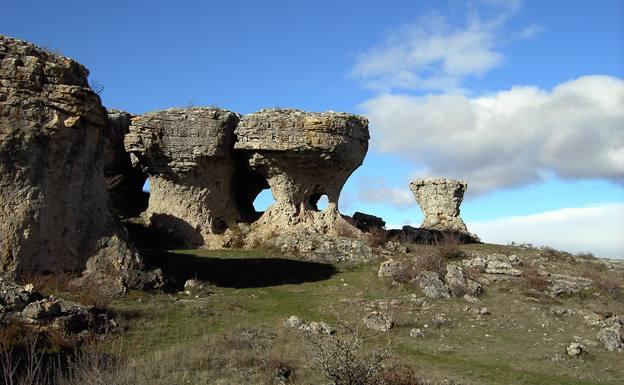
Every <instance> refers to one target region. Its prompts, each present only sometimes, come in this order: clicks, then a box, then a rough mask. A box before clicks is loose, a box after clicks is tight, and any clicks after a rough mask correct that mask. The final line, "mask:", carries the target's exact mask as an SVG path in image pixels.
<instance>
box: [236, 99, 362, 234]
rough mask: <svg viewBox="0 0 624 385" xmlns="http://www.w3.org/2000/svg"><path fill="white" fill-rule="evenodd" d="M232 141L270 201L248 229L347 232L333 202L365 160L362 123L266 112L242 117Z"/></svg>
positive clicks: (337, 116)
mask: <svg viewBox="0 0 624 385" xmlns="http://www.w3.org/2000/svg"><path fill="white" fill-rule="evenodd" d="M236 137H237V142H236V143H235V144H234V148H235V149H236V150H238V151H242V152H244V153H245V154H246V156H247V158H248V163H249V166H250V167H251V169H252V170H254V171H256V172H257V173H259V174H260V175H262V176H263V177H264V178H265V179H266V180H267V182H268V184H269V186H270V187H271V191H272V193H273V197H274V198H275V204H273V205H272V206H270V207H269V208H268V209H267V210H266V212H265V213H264V214H263V215H262V217H261V218H260V219H259V220H258V221H257V222H256V223H255V224H254V226H255V228H256V230H259V229H264V230H270V231H283V230H290V229H292V226H300V227H305V228H306V229H307V230H309V231H311V232H316V233H322V234H334V235H335V234H336V233H337V231H338V230H337V228H338V227H352V226H351V225H350V224H349V223H348V222H347V221H346V220H345V219H343V218H342V216H341V215H340V213H339V212H338V198H339V197H340V192H341V190H342V187H343V185H344V183H345V182H346V180H347V178H348V177H349V176H350V175H351V173H352V172H353V171H354V170H355V169H356V168H357V167H359V166H360V165H361V164H362V161H363V160H364V156H365V155H366V151H367V149H368V139H369V134H368V121H367V120H366V119H365V118H363V117H360V116H357V115H350V114H346V113H337V112H323V113H311V112H304V111H299V110H292V109H284V110H282V109H266V110H261V111H258V112H255V113H252V114H249V115H245V116H243V117H242V119H241V121H240V123H239V124H238V127H237V128H236ZM323 195H326V196H327V197H328V201H329V203H328V206H327V208H326V209H325V210H323V211H319V210H318V208H317V202H318V200H319V199H320V198H321V197H322V196H323ZM356 231H357V230H356Z"/></svg>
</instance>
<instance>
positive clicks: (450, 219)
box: [410, 178, 468, 233]
mask: <svg viewBox="0 0 624 385" xmlns="http://www.w3.org/2000/svg"><path fill="white" fill-rule="evenodd" d="M467 187H468V185H467V184H466V182H464V181H461V180H453V179H441V178H426V179H417V180H415V181H412V182H411V183H410V190H412V192H413V193H414V196H415V197H416V202H418V205H419V206H420V208H421V209H422V211H423V213H424V215H425V219H424V221H423V223H422V225H421V227H422V228H423V229H429V230H440V231H454V232H462V233H467V232H468V229H467V228H466V224H464V221H463V220H462V219H461V217H460V216H459V206H460V205H461V203H462V200H463V199H464V192H465V191H466V188H467Z"/></svg>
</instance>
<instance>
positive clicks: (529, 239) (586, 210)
mask: <svg viewBox="0 0 624 385" xmlns="http://www.w3.org/2000/svg"><path fill="white" fill-rule="evenodd" d="M622 218H624V203H603V204H599V205H594V206H588V207H575V208H564V209H559V210H554V211H548V212H544V213H540V214H534V215H525V216H514V217H505V218H498V219H494V220H489V221H479V222H471V223H468V224H467V225H468V228H469V230H470V231H472V232H474V233H476V234H478V235H479V236H480V237H481V240H482V241H484V242H488V243H499V244H508V243H510V242H516V243H532V244H533V245H536V246H540V245H542V246H550V247H554V248H556V249H561V250H565V251H569V252H573V253H579V252H591V253H593V254H594V255H596V256H599V257H607V258H624V236H623V235H622V234H624V221H622Z"/></svg>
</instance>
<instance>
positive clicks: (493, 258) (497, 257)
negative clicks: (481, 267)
mask: <svg viewBox="0 0 624 385" xmlns="http://www.w3.org/2000/svg"><path fill="white" fill-rule="evenodd" d="M485 272H486V273H487V274H502V275H510V276H514V277H519V276H521V275H522V272H521V271H520V270H518V269H516V268H514V267H513V266H512V264H511V262H509V257H507V256H505V255H502V254H491V255H488V257H487V266H486V268H485Z"/></svg>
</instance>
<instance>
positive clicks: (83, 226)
mask: <svg viewBox="0 0 624 385" xmlns="http://www.w3.org/2000/svg"><path fill="white" fill-rule="evenodd" d="M0 62H1V66H0V262H1V266H2V271H13V272H17V273H21V272H29V271H36V272H46V271H67V270H71V271H83V270H85V268H86V272H85V274H86V276H89V277H94V278H96V279H98V280H99V283H100V284H101V285H105V284H106V283H108V284H109V286H110V287H111V288H112V289H113V290H118V291H120V292H121V291H123V290H124V288H125V287H128V286H138V285H140V281H141V278H140V276H139V274H138V272H137V270H136V269H138V268H140V267H141V260H140V258H139V255H138V254H137V252H136V251H135V250H134V249H133V248H131V247H129V246H128V245H127V244H126V242H125V240H124V238H125V232H124V231H123V229H122V228H120V227H119V226H118V225H117V224H116V222H115V220H114V219H113V216H112V215H111V213H110V203H109V199H108V195H107V193H106V184H105V179H104V165H105V161H106V156H105V155H104V152H105V149H106V148H107V146H108V139H107V138H106V133H105V131H106V127H107V114H106V110H105V109H104V108H103V107H102V105H101V103H100V99H99V97H98V96H97V95H96V94H95V93H94V92H93V91H92V90H91V89H90V88H89V84H88V82H87V76H88V74H89V72H88V71H87V69H85V68H84V67H83V66H82V65H80V64H79V63H77V62H75V61H74V60H71V59H68V58H65V57H62V56H58V55H54V54H51V53H50V52H47V51H45V50H43V49H39V48H37V47H35V46H34V45H32V44H30V43H27V42H23V41H20V40H15V39H11V38H7V37H3V36H0Z"/></svg>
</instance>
